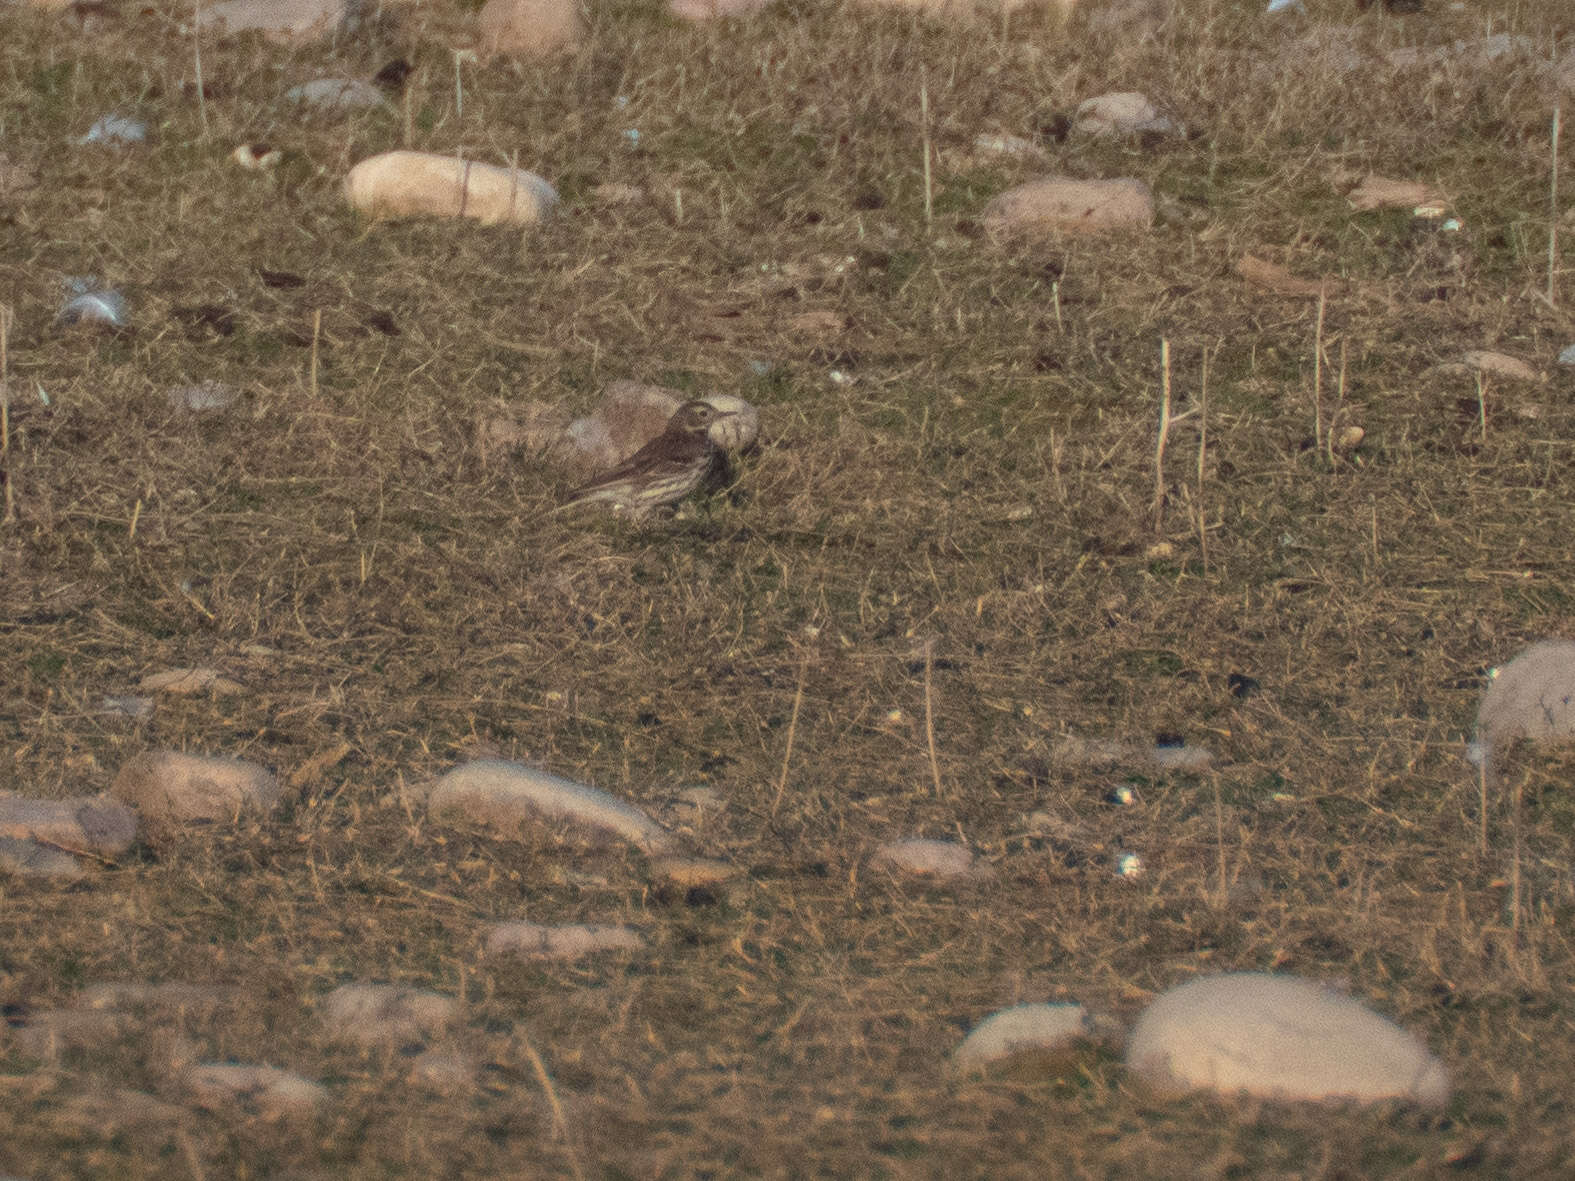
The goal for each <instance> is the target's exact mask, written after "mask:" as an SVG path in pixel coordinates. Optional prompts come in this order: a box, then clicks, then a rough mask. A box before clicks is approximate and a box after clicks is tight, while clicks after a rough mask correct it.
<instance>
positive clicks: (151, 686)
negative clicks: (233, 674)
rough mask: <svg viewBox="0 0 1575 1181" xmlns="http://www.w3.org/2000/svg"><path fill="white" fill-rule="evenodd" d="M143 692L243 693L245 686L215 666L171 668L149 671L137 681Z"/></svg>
mask: <svg viewBox="0 0 1575 1181" xmlns="http://www.w3.org/2000/svg"><path fill="white" fill-rule="evenodd" d="M137 688H139V689H141V690H142V691H143V692H145V693H178V694H188V693H210V692H211V693H244V692H246V686H245V685H242V684H241V683H240V682H239V681H232V680H231V679H230V678H229V677H227V676H225V675H224V674H223V673H221V672H220V671H219V670H218V669H216V668H207V667H202V668H171V669H166V670H165V671H164V672H161V673H149V674H148V675H147V676H145V677H143V678H142V680H141V681H139V682H138V683H137Z"/></svg>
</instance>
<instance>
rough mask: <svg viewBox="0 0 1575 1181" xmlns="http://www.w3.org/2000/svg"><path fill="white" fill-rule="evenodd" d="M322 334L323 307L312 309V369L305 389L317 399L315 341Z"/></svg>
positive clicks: (313, 398) (314, 399)
mask: <svg viewBox="0 0 1575 1181" xmlns="http://www.w3.org/2000/svg"><path fill="white" fill-rule="evenodd" d="M322 335H323V309H322V308H313V309H312V371H311V374H310V376H309V377H308V378H307V390H308V392H309V393H310V394H311V396H312V400H313V401H316V400H317V341H318V338H319V337H321V336H322Z"/></svg>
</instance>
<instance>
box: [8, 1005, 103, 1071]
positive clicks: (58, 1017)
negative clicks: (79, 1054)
mask: <svg viewBox="0 0 1575 1181" xmlns="http://www.w3.org/2000/svg"><path fill="white" fill-rule="evenodd" d="M129 1026H130V1020H129V1018H127V1017H126V1015H125V1014H124V1013H117V1012H109V1011H105V1010H102V1009H44V1010H41V1011H38V1012H32V1013H28V1014H27V1015H26V1017H25V1018H24V1019H23V1020H22V1022H21V1024H19V1025H17V1026H16V1027H14V1028H13V1029H12V1030H11V1031H10V1036H11V1040H12V1041H13V1042H15V1043H16V1046H17V1048H18V1049H20V1050H21V1051H22V1052H23V1053H25V1054H29V1055H31V1056H32V1057H34V1058H39V1059H42V1060H43V1061H46V1062H54V1061H56V1060H57V1059H58V1058H59V1057H60V1055H61V1054H63V1053H67V1052H69V1051H72V1050H94V1051H102V1050H104V1049H105V1047H106V1046H108V1045H109V1043H111V1042H114V1041H118V1040H120V1039H121V1038H122V1037H124V1036H125V1034H126V1031H127V1029H128V1027H129Z"/></svg>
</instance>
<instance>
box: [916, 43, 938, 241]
mask: <svg viewBox="0 0 1575 1181" xmlns="http://www.w3.org/2000/svg"><path fill="white" fill-rule="evenodd" d="M919 134H920V137H921V138H922V140H923V145H924V224H925V225H926V226H928V225H929V224H930V219H931V218H932V217H933V215H934V212H935V200H934V188H933V184H932V180H931V177H930V84H929V79H928V78H927V77H926V75H925V73H924V72H923V71H921V72H920V73H919Z"/></svg>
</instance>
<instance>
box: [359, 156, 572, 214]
mask: <svg viewBox="0 0 1575 1181" xmlns="http://www.w3.org/2000/svg"><path fill="white" fill-rule="evenodd" d="M345 199H346V200H347V201H349V202H350V204H351V205H352V206H353V207H354V208H355V209H357V210H358V211H360V212H361V213H364V214H366V215H367V216H368V217H409V216H413V215H418V214H427V215H430V216H434V217H468V218H472V219H473V220H475V221H479V222H480V223H481V224H482V225H488V226H490V225H498V224H501V223H509V224H513V225H527V224H529V223H531V222H537V221H540V220H541V219H542V218H544V217H546V216H547V214H548V212H549V211H551V209H552V207H553V206H554V205H556V204H557V203H558V193H557V190H556V189H554V188H553V187H552V186H551V185H550V184H548V183H547V182H546V181H545V180H543V179H542V178H541V177H539V176H537V175H536V174H535V173H534V172H526V171H525V170H524V169H523V168H504V167H499V166H498V165H494V164H478V163H477V162H476V161H474V160H461V159H458V158H456V157H454V156H440V155H437V154H436V153H433V152H404V151H400V152H383V153H382V154H381V155H377V156H371V157H368V158H367V159H365V160H362V161H361V162H360V163H359V164H357V165H356V166H355V167H354V168H352V169H351V170H350V172H349V174H348V175H347V176H346V177H345Z"/></svg>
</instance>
